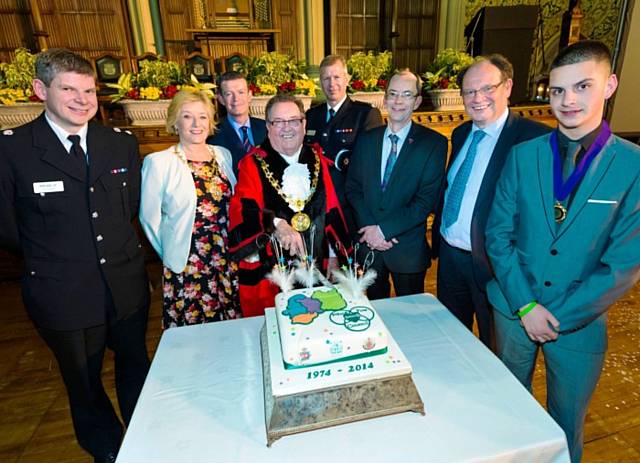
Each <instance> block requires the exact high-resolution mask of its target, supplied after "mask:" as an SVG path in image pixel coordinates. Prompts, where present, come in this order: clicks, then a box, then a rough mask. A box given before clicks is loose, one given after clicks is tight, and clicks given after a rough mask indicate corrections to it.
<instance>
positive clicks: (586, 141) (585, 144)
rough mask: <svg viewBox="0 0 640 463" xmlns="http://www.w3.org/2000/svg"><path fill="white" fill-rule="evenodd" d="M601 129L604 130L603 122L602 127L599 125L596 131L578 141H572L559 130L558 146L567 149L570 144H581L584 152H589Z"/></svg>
mask: <svg viewBox="0 0 640 463" xmlns="http://www.w3.org/2000/svg"><path fill="white" fill-rule="evenodd" d="M601 128H602V122H601V123H600V125H598V127H596V129H595V130H592V131H591V132H589V133H588V134H586V135H585V136H583V137H582V138H579V139H578V140H572V139H570V138H569V137H567V136H566V135H565V134H564V133H562V132H561V131H560V130H558V145H559V146H560V147H562V148H564V149H566V148H567V146H569V142H574V143H579V144H580V146H581V147H582V149H583V150H584V151H587V150H588V149H589V148H590V147H591V145H592V144H593V142H594V141H596V137H597V136H598V134H599V133H600V129H601Z"/></svg>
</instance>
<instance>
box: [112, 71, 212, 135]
mask: <svg viewBox="0 0 640 463" xmlns="http://www.w3.org/2000/svg"><path fill="white" fill-rule="evenodd" d="M107 86H108V87H110V88H113V89H116V90H117V93H115V94H114V95H112V96H111V101H113V102H118V103H119V104H120V105H122V107H123V109H124V112H125V114H126V116H127V117H128V118H129V119H130V120H131V125H135V126H162V125H164V123H165V120H166V119H167V110H168V108H169V103H170V102H171V99H172V98H173V97H174V95H175V94H176V93H178V91H179V90H181V89H188V88H190V89H193V90H194V91H196V90H197V91H202V90H204V91H207V92H209V93H210V96H211V97H212V98H213V92H212V90H211V89H212V88H213V87H214V85H213V84H203V83H200V82H198V79H197V78H196V77H195V76H194V75H193V74H191V75H190V76H187V74H186V72H185V69H184V68H183V67H181V66H180V65H178V63H176V62H174V61H160V60H157V61H147V60H145V61H142V62H141V64H140V71H139V72H138V73H135V74H134V73H126V74H123V75H121V76H120V78H119V79H118V83H116V84H107Z"/></svg>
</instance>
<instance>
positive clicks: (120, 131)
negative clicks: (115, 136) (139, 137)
mask: <svg viewBox="0 0 640 463" xmlns="http://www.w3.org/2000/svg"><path fill="white" fill-rule="evenodd" d="M112 128H113V131H114V132H116V133H126V134H129V135H133V133H132V132H131V130H122V129H121V128H120V127H112Z"/></svg>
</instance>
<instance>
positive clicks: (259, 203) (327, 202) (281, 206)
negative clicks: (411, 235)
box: [229, 140, 351, 317]
mask: <svg viewBox="0 0 640 463" xmlns="http://www.w3.org/2000/svg"><path fill="white" fill-rule="evenodd" d="M316 154H317V155H318V156H319V157H320V172H319V174H318V175H319V176H320V177H319V179H318V185H317V188H316V191H315V192H314V194H313V195H312V197H311V198H310V200H309V201H308V202H307V204H306V205H305V207H304V209H303V211H304V212H305V213H306V214H308V215H309V217H311V220H312V223H313V224H315V237H314V250H313V256H314V258H315V260H316V263H317V264H318V265H321V266H322V269H323V271H326V267H327V262H328V256H329V252H328V249H329V248H328V245H329V243H331V245H332V246H333V249H336V250H337V249H344V248H345V247H346V248H347V251H350V248H351V246H350V242H348V239H349V235H348V233H347V227H346V224H345V220H344V215H343V213H342V210H341V208H340V204H339V203H338V198H337V196H336V192H335V189H334V187H333V182H332V180H331V176H330V173H329V166H330V164H331V161H330V160H328V159H327V158H325V157H324V156H323V154H322V148H320V146H319V145H313V146H303V148H302V151H301V153H300V157H299V162H300V163H303V164H306V166H307V168H308V169H309V172H310V177H311V179H312V180H313V177H314V172H315V164H316V161H315V159H316ZM256 156H259V157H261V158H262V159H264V160H265V162H266V164H267V166H268V170H269V171H270V172H271V173H272V174H273V178H274V179H275V180H276V181H277V182H278V184H279V185H280V186H282V175H283V173H284V170H285V169H286V168H287V167H288V166H289V164H288V163H287V162H286V161H285V160H284V159H283V158H282V156H280V154H278V153H277V152H276V151H275V150H274V149H273V148H272V147H271V145H270V144H269V141H268V140H266V141H265V142H264V143H262V145H260V146H259V147H256V148H254V149H253V150H252V151H251V152H250V153H249V154H248V155H247V156H245V157H244V158H243V159H242V160H241V161H240V164H239V175H238V183H237V185H236V187H235V193H234V195H233V197H232V198H231V206H230V211H229V229H230V231H229V249H230V251H231V252H232V253H233V254H234V257H235V258H236V259H238V260H239V267H240V273H239V283H240V305H241V307H242V313H243V316H244V317H252V316H256V315H263V314H264V309H265V308H267V307H273V306H274V299H275V295H276V294H277V293H278V292H279V291H280V289H279V288H278V287H277V286H276V285H274V284H273V283H271V282H270V281H269V280H267V279H266V278H265V275H266V274H267V273H269V272H270V271H271V269H272V268H273V266H274V265H275V263H276V259H275V256H274V254H273V250H272V249H271V244H270V243H269V235H270V234H272V233H273V232H274V231H275V227H274V225H273V219H274V218H275V217H279V218H281V219H284V220H286V221H287V222H290V220H291V218H292V217H293V215H294V214H295V212H294V211H293V210H292V209H291V208H290V207H289V205H288V204H287V203H286V201H285V200H284V199H283V198H282V197H281V196H280V195H279V194H278V192H277V191H276V189H275V188H274V187H273V186H272V185H271V183H270V182H269V181H268V180H267V177H266V175H265V173H264V171H263V169H262V167H261V165H260V164H259V162H258V160H257V158H256ZM310 230H311V229H310ZM310 230H308V231H306V232H304V233H303V236H304V238H305V241H306V242H307V243H310V242H311V241H310V239H309V238H310V237H309V234H310ZM256 252H257V253H258V256H259V260H257V261H255V259H253V260H254V261H251V259H249V260H247V259H245V258H246V257H247V256H250V255H252V254H255V253H256ZM337 254H338V258H340V259H341V260H345V259H344V257H345V256H344V250H343V251H342V252H338V253H337Z"/></svg>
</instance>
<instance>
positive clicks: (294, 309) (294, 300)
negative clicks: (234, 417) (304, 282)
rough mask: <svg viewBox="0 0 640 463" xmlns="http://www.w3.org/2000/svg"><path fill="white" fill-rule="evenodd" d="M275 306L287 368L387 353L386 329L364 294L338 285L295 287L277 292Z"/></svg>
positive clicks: (283, 356) (283, 357)
mask: <svg viewBox="0 0 640 463" xmlns="http://www.w3.org/2000/svg"><path fill="white" fill-rule="evenodd" d="M275 308H276V310H275V312H276V319H277V322H278V331H279V334H280V344H281V348H282V359H283V361H284V366H285V368H286V369H292V368H301V367H310V366H317V365H323V364H328V363H333V362H342V361H347V360H355V359H361V358H366V357H371V356H375V355H380V354H384V353H386V352H387V348H388V343H389V341H388V334H387V328H386V327H385V325H384V323H383V322H382V320H381V318H380V317H379V316H378V314H377V313H376V311H375V310H374V308H373V307H372V306H371V303H370V302H369V300H368V299H367V298H366V297H365V296H360V297H358V298H351V297H349V296H348V295H347V293H346V292H344V291H342V290H341V289H340V287H339V286H336V287H327V286H320V287H314V288H305V289H296V290H291V291H287V292H286V293H280V294H278V295H277V296H276V307H275Z"/></svg>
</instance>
